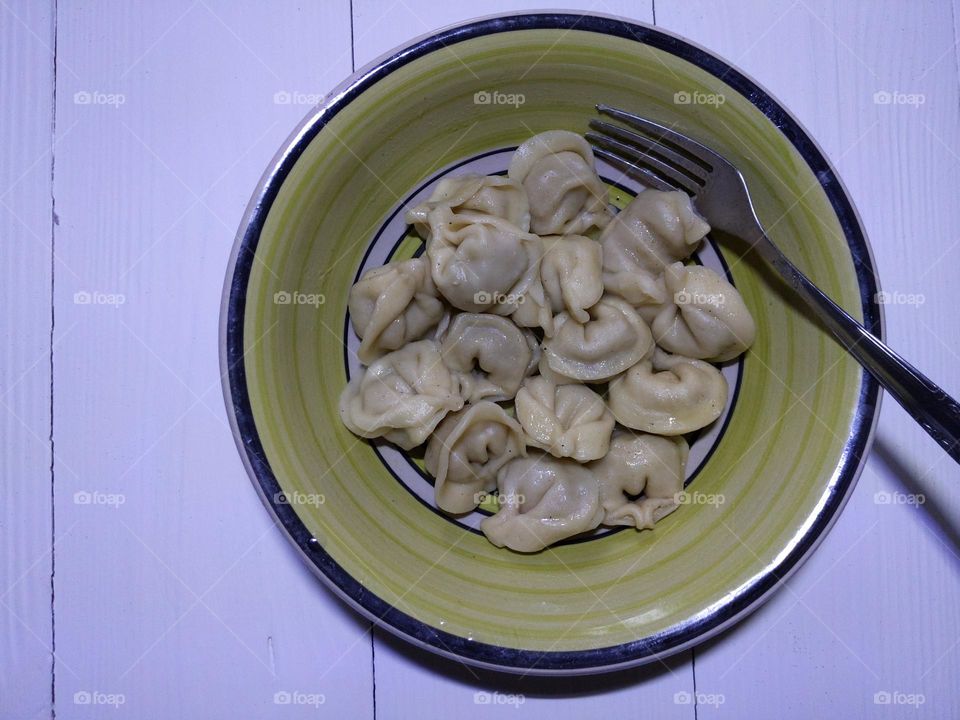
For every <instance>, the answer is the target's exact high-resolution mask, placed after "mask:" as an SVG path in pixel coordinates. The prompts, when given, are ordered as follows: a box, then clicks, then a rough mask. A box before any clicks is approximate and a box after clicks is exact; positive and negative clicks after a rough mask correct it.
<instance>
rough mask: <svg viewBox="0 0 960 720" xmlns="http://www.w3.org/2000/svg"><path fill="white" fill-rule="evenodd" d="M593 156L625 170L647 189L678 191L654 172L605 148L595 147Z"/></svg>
mask: <svg viewBox="0 0 960 720" xmlns="http://www.w3.org/2000/svg"><path fill="white" fill-rule="evenodd" d="M593 154H594V155H596V156H597V157H599V158H603V159H604V160H606V161H607V162H608V163H610V164H611V165H615V166H617V167H618V168H620V169H621V170H623V171H624V172H625V173H626V174H627V175H629V176H630V177H632V178H634V179H635V180H639V181H640V182H641V183H643V184H644V185H646V186H647V187H651V188H654V189H655V190H665V191H668V192H669V191H671V190H676V189H677V188H675V187H674V186H673V185H671V184H670V183H668V182H667V181H666V180H664V179H663V178H661V177H660V176H659V175H657V174H655V173H654V172H653V171H652V170H647V169H646V168H642V167H640V166H639V165H634V164H633V163H632V162H630V161H629V160H624V159H623V158H622V157H620V156H619V155H616V154H614V153H612V152H609V151H607V150H604V149H603V148H597V147H595V148H594V149H593Z"/></svg>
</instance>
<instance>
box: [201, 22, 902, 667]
mask: <svg viewBox="0 0 960 720" xmlns="http://www.w3.org/2000/svg"><path fill="white" fill-rule="evenodd" d="M542 29H546V30H568V31H569V30H583V31H590V32H597V33H600V34H605V35H613V36H617V37H621V38H624V39H627V40H633V41H635V42H638V43H640V44H646V45H650V46H652V47H655V48H657V49H659V50H663V51H665V52H669V53H671V54H673V55H676V56H678V57H680V58H681V59H683V60H686V61H687V62H690V63H692V64H694V65H696V66H697V67H699V68H700V69H701V70H704V71H706V72H708V73H710V74H711V75H713V76H714V77H717V78H718V79H720V80H721V81H722V82H724V83H725V84H727V85H728V86H730V87H731V88H733V89H734V90H735V91H736V92H738V93H739V94H741V95H742V96H743V97H745V98H746V99H747V100H748V101H749V102H750V103H751V104H752V105H753V106H754V107H756V108H757V109H758V110H760V111H761V112H762V113H763V114H764V115H765V116H766V117H767V118H768V119H769V120H771V121H772V122H773V123H774V124H775V125H776V126H777V128H778V129H779V130H780V132H781V133H783V135H784V136H785V137H786V138H787V140H788V141H789V142H790V143H791V145H793V147H794V148H795V149H796V150H797V152H798V153H799V154H800V155H801V157H802V158H803V160H804V162H805V164H806V165H807V167H809V168H810V169H811V171H812V172H813V173H814V174H815V176H816V177H817V178H818V181H819V183H820V186H821V187H822V188H823V190H824V192H825V194H826V195H827V198H828V200H829V201H830V204H831V206H832V208H833V211H834V213H835V215H836V217H837V220H838V222H839V223H840V226H841V229H842V230H843V234H844V237H845V239H846V241H847V245H848V248H849V249H850V253H851V257H852V260H853V263H854V272H855V274H856V277H857V281H858V286H859V294H860V301H861V308H862V312H863V317H864V324H865V326H866V327H867V328H868V329H870V330H871V331H872V332H874V334H876V335H878V337H880V338H881V339H882V338H883V337H884V335H885V333H884V313H883V307H882V305H880V304H879V303H878V302H877V301H876V297H877V293H878V292H879V289H880V288H879V282H878V279H877V276H876V272H875V267H876V266H875V263H874V259H873V253H872V250H871V248H870V244H869V241H868V240H867V237H866V233H865V232H864V230H863V226H862V223H861V221H860V217H859V215H858V213H857V211H856V208H855V206H854V205H853V202H852V200H851V199H850V197H849V194H848V193H847V190H846V188H845V187H844V185H843V183H842V181H841V180H840V178H839V176H838V175H837V173H836V171H835V170H834V168H833V165H832V164H831V163H830V161H829V160H828V159H827V157H826V155H825V154H824V153H823V151H822V150H821V149H820V147H819V146H818V145H817V143H816V142H815V141H814V140H813V138H812V137H811V135H810V134H809V133H808V132H807V131H806V129H805V128H804V127H803V126H802V125H801V124H800V123H799V121H798V120H797V119H796V118H794V117H793V115H792V114H791V113H790V112H789V111H788V110H787V109H786V108H784V107H783V106H782V105H781V104H780V103H779V101H777V100H776V99H775V98H774V97H773V96H772V95H771V94H770V93H769V92H768V91H767V90H766V89H765V88H763V87H762V86H761V85H760V84H759V83H757V82H756V81H755V80H753V79H752V78H750V77H749V76H748V75H746V74H745V73H743V72H742V71H741V70H739V69H738V68H736V67H735V66H733V65H731V64H729V63H728V62H726V61H725V60H723V59H721V58H720V57H719V56H717V55H715V54H714V53H713V52H711V51H709V50H707V49H705V48H703V47H701V46H699V45H697V44H696V43H693V42H691V41H689V40H687V39H685V38H683V37H681V36H679V35H676V34H673V33H670V32H667V31H664V30H663V29H661V28H659V27H655V26H652V25H648V24H646V23H642V22H639V21H635V20H629V19H626V18H622V17H618V16H615V15H607V14H602V13H592V12H576V11H540V12H517V13H504V14H497V15H490V16H486V17H482V18H478V19H475V20H470V21H467V22H463V23H457V24H455V25H451V26H448V27H445V28H442V29H440V30H437V31H434V32H430V33H427V34H424V35H421V36H419V37H417V38H415V39H413V40H411V41H409V42H408V43H406V44H404V45H401V46H399V47H397V48H395V49H393V50H391V51H389V52H387V53H385V54H383V55H381V56H380V57H378V58H377V59H375V60H373V61H372V62H370V63H368V64H367V65H365V66H364V67H362V68H360V69H359V70H357V71H356V72H354V73H353V74H352V75H350V76H349V77H348V78H347V79H346V80H344V81H343V82H342V83H340V84H339V85H338V86H337V87H336V88H335V89H334V90H333V91H332V92H331V93H330V94H328V95H327V96H326V97H325V98H324V100H323V101H322V103H321V104H320V105H318V106H317V107H316V108H314V109H312V110H311V111H310V112H309V113H308V114H307V116H306V117H305V118H304V120H303V121H302V122H301V123H300V124H299V126H298V127H297V128H296V129H295V130H294V131H293V132H292V133H291V135H290V136H289V138H288V139H287V141H286V142H285V143H284V144H283V145H282V146H281V148H280V150H278V152H277V153H276V154H275V155H274V157H273V159H272V160H271V162H270V163H269V165H268V166H267V169H266V171H265V172H264V173H263V176H262V177H261V179H260V181H259V183H258V185H257V188H256V190H255V191H254V193H253V195H252V197H251V200H250V202H249V204H248V206H247V209H246V211H245V212H244V215H243V218H242V220H241V222H240V227H239V230H238V233H237V235H236V238H235V241H234V245H233V249H232V250H231V254H230V259H229V261H228V265H227V272H226V278H225V281H224V287H223V296H222V301H221V310H220V342H219V346H220V371H221V384H222V387H223V394H224V401H225V403H226V411H227V416H228V420H229V422H230V428H231V431H232V433H233V436H234V441H235V442H236V444H237V449H238V451H239V454H240V456H241V460H242V462H243V465H244V467H245V468H246V471H247V474H248V476H249V477H250V479H251V481H252V482H253V485H254V487H255V488H256V490H257V492H258V494H259V495H260V498H261V500H262V501H263V503H264V505H265V506H266V507H267V509H268V511H269V512H270V513H271V515H272V516H273V518H274V520H275V521H276V522H278V523H279V524H280V525H281V526H282V527H283V529H284V531H285V533H286V534H287V536H288V538H289V539H290V540H291V542H293V543H294V545H295V546H296V547H297V549H298V551H299V552H300V554H301V556H302V557H303V559H304V561H305V562H306V563H307V565H308V567H310V569H311V570H312V571H313V572H314V574H315V575H317V576H318V577H319V578H320V579H321V580H322V581H323V582H324V584H325V585H326V586H327V587H328V588H330V589H331V590H332V591H333V592H334V593H335V594H336V595H337V596H338V597H340V598H341V599H342V600H343V601H345V602H346V603H347V604H348V605H350V606H351V607H352V608H353V609H354V610H356V611H357V612H359V613H360V614H361V615H363V616H364V617H366V618H367V619H368V620H370V621H371V622H373V623H374V624H375V625H377V626H379V627H382V628H384V629H385V630H388V631H390V632H391V633H393V634H395V635H397V636H399V637H401V638H403V639H405V640H407V641H408V642H411V643H412V644H414V645H416V646H418V647H420V648H423V649H426V650H429V651H431V652H434V653H436V654H439V655H441V656H444V657H446V658H448V659H452V660H456V661H459V662H464V663H468V664H470V665H474V666H477V667H483V668H487V669H491V670H496V671H505V672H513V673H521V674H525V675H586V674H594V673H605V672H612V671H616V670H623V669H627V668H630V667H634V666H638V665H642V664H646V663H649V662H654V661H657V660H662V659H663V658H665V657H667V656H669V655H673V654H676V653H679V652H682V651H684V650H687V649H689V648H691V647H693V646H694V645H697V644H699V643H701V642H703V641H705V640H707V639H709V638H711V637H713V636H715V635H717V634H719V633H721V632H723V631H724V630H726V629H727V628H729V627H731V626H732V625H734V624H736V623H737V622H739V621H740V620H742V619H743V618H744V617H746V616H747V615H748V614H750V613H751V612H753V611H755V610H756V609H758V608H759V607H760V606H761V605H762V604H763V603H764V602H766V601H767V600H768V599H769V598H770V597H771V595H772V594H773V592H774V591H775V590H776V589H777V588H778V587H779V586H780V584H782V583H783V582H784V581H785V580H786V579H787V578H788V577H789V576H790V575H792V574H793V573H794V572H795V571H796V570H797V569H798V568H799V567H800V566H801V565H802V564H803V562H804V561H805V560H806V559H807V558H808V557H809V556H810V554H811V553H812V552H813V551H814V550H815V549H816V548H817V547H818V546H819V544H820V543H821V542H822V541H823V539H824V538H825V537H826V535H827V533H828V532H829V530H830V528H831V527H832V526H833V524H834V523H835V522H836V520H837V518H838V517H839V515H840V512H841V510H842V509H843V507H844V506H845V505H846V503H847V501H848V499H849V497H850V495H851V493H852V491H853V488H854V487H855V485H856V482H857V479H858V478H859V475H860V473H861V472H862V470H863V467H864V465H865V463H866V455H867V452H868V451H869V449H870V446H871V444H872V440H873V434H874V430H875V427H876V422H877V419H878V417H879V406H880V388H879V384H878V383H877V381H876V380H875V379H874V378H873V377H872V376H870V375H869V374H868V373H866V372H865V371H863V370H861V387H860V395H859V397H858V400H857V407H856V411H855V414H854V417H853V419H852V421H851V426H850V433H849V435H848V437H847V440H846V442H845V445H844V449H843V451H842V453H841V457H840V463H839V465H838V467H837V469H836V470H835V471H834V474H833V477H832V478H831V481H830V483H829V484H828V492H829V495H828V497H827V499H826V501H825V502H821V507H820V509H819V511H818V512H817V513H816V515H815V516H810V517H808V522H807V523H806V529H803V528H801V530H800V531H798V533H797V535H795V536H794V537H793V538H792V539H791V542H790V543H789V544H788V545H786V546H785V548H784V549H785V550H786V549H788V548H789V552H788V553H787V554H786V555H783V553H782V552H781V559H780V561H779V562H778V563H777V564H776V565H775V566H773V567H767V568H764V569H762V570H761V571H760V572H759V573H757V574H756V575H755V576H754V577H752V578H751V579H750V580H749V581H748V582H746V583H744V584H743V585H742V586H741V587H740V588H739V590H738V592H737V593H736V595H734V596H733V597H730V598H729V599H727V600H726V601H725V602H724V603H723V604H722V605H719V606H717V607H715V608H712V609H711V610H710V611H708V612H706V613H704V614H703V615H702V616H701V617H695V618H689V619H687V620H685V621H683V622H681V623H678V624H676V625H674V626H671V627H669V628H667V629H665V630H663V631H661V632H659V633H657V634H656V635H652V636H649V637H645V638H640V639H637V640H633V641H630V642H628V643H623V644H620V645H613V646H608V647H602V648H592V649H586V650H563V651H537V650H528V649H522V648H506V647H501V646H497V645H491V644H487V643H481V642H478V641H474V640H469V639H467V638H464V637H461V636H457V635H453V634H451V633H448V632H446V631H443V630H440V629H438V628H435V627H433V626H431V625H429V624H427V623H425V622H423V621H421V620H417V619H416V618H414V617H412V616H410V615H408V614H406V613H404V612H402V611H400V610H398V609H396V608H395V607H393V606H392V605H390V604H389V603H387V602H386V601H384V600H382V599H381V598H379V597H378V596H376V595H374V594H373V593H371V592H369V591H368V590H367V589H366V588H365V587H363V585H361V584H360V583H359V582H357V581H356V580H355V579H354V578H353V577H352V576H351V575H350V574H349V573H348V572H347V571H346V570H344V569H343V568H342V567H341V566H340V565H339V564H338V563H337V562H336V561H335V560H333V558H332V557H331V556H330V555H329V554H327V553H326V551H325V550H324V549H323V548H322V546H321V545H320V543H319V542H318V541H317V540H316V538H314V537H313V536H312V534H311V533H310V532H309V530H308V529H307V528H306V526H305V525H304V524H303V522H302V521H301V520H300V518H299V516H297V514H296V511H295V510H294V509H293V508H292V506H291V505H288V504H285V503H281V502H278V500H277V495H278V494H280V493H281V492H282V488H281V487H280V485H279V483H278V482H277V480H276V477H275V476H274V475H273V472H272V471H271V469H270V465H269V462H268V461H267V458H266V454H265V452H264V450H263V446H262V444H261V442H260V439H259V435H258V434H257V430H256V423H255V420H254V418H253V413H252V409H251V407H250V401H249V395H248V392H247V385H246V376H245V368H244V353H243V322H244V311H245V303H246V289H247V282H248V280H249V275H250V270H251V267H252V264H253V258H254V255H255V252H256V247H257V244H258V242H259V237H260V233H261V231H262V229H263V224H264V221H265V219H266V217H267V215H268V214H269V211H270V208H271V207H272V204H273V202H274V200H275V199H276V197H277V195H278V193H279V190H280V187H281V186H282V184H283V182H284V181H285V180H286V177H287V176H288V175H289V173H290V171H291V170H292V168H293V166H294V165H295V164H296V162H297V160H298V159H299V158H300V156H301V154H302V153H303V151H304V150H305V149H306V147H307V145H309V143H310V142H311V141H312V140H313V138H314V137H316V135H317V134H318V133H319V132H320V131H321V130H322V129H323V128H324V126H325V125H326V124H327V123H328V122H329V121H330V120H331V119H332V118H333V117H334V116H335V115H336V114H337V113H338V112H339V111H340V110H341V109H343V108H344V107H346V106H347V105H348V104H349V103H350V102H351V101H352V100H353V98H354V97H356V96H357V95H359V94H360V93H362V92H363V91H365V90H366V89H367V88H368V87H370V86H371V85H373V84H375V83H376V82H378V81H379V80H381V79H382V78H384V77H386V76H387V75H389V74H390V73H392V72H393V71H394V70H396V69H397V68H399V67H402V66H403V65H406V64H408V63H409V62H412V61H413V60H416V59H418V58H420V57H422V56H424V55H426V54H429V53H430V52H433V51H435V50H437V49H442V48H443V47H446V46H449V45H451V44H455V43H458V42H462V41H465V40H469V39H473V38H476V37H482V36H485V35H492V34H496V33H499V32H512V31H518V30H542ZM721 76H722V77H721ZM811 517H812V518H813V519H812V522H810V518H811Z"/></svg>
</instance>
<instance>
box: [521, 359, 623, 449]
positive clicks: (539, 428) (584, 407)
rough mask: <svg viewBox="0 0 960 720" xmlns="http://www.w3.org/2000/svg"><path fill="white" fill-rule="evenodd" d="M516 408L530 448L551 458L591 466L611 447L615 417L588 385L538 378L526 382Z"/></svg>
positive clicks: (537, 376) (538, 376) (528, 379)
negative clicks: (566, 383) (569, 459)
mask: <svg viewBox="0 0 960 720" xmlns="http://www.w3.org/2000/svg"><path fill="white" fill-rule="evenodd" d="M514 407H515V408H516V411H517V419H518V420H519V421H520V425H521V426H522V427H523V431H524V432H525V433H526V436H527V444H528V445H532V446H533V447H537V448H540V449H541V450H546V451H547V452H549V453H550V454H551V455H554V456H556V457H560V458H562V457H568V458H573V459H574V460H576V461H577V462H587V461H588V460H597V459H598V458H602V457H603V456H604V455H605V454H606V452H607V449H608V448H609V447H610V435H611V434H612V433H613V424H614V420H613V415H612V414H611V413H610V411H609V410H608V409H607V406H606V403H604V402H603V398H602V397H600V396H599V395H597V394H596V393H595V392H594V391H593V390H591V389H590V388H588V387H587V386H585V385H559V386H558V385H556V384H555V383H553V382H551V381H550V380H548V379H547V378H544V377H542V376H540V375H536V376H534V377H531V378H527V379H526V380H525V381H524V383H523V386H522V387H521V388H520V390H519V392H518V393H517V397H516V400H515V401H514Z"/></svg>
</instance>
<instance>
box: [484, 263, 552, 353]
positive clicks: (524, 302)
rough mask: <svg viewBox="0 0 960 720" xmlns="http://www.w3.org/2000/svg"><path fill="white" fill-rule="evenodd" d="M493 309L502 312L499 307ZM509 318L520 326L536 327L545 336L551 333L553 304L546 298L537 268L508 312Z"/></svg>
mask: <svg viewBox="0 0 960 720" xmlns="http://www.w3.org/2000/svg"><path fill="white" fill-rule="evenodd" d="M494 311H495V312H496V313H498V314H503V312H502V310H501V309H500V308H494ZM510 319H511V320H513V321H514V322H515V323H516V324H517V325H519V326H520V327H527V328H536V327H538V328H541V329H542V330H543V334H544V335H546V336H547V337H550V336H551V335H553V306H552V304H551V303H550V300H548V299H547V293H546V291H545V290H544V289H543V283H542V282H541V281H540V273H539V268H538V272H537V274H536V276H535V277H534V278H533V281H532V282H531V283H530V284H529V286H528V287H527V289H526V290H524V292H523V293H521V294H520V296H519V298H517V301H516V303H515V306H514V307H513V308H512V312H511V313H510Z"/></svg>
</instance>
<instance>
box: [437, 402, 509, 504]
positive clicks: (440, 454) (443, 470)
mask: <svg viewBox="0 0 960 720" xmlns="http://www.w3.org/2000/svg"><path fill="white" fill-rule="evenodd" d="M526 454H527V451H526V445H525V443H524V440H523V431H522V430H521V429H520V424H519V423H518V422H517V421H516V420H514V419H513V418H512V417H510V416H509V415H507V413H506V412H505V411H504V409H503V408H502V407H500V406H499V405H497V404H496V403H492V402H486V401H484V402H479V403H477V404H476V405H467V406H466V407H464V408H463V409H462V410H460V411H459V412H455V413H453V414H451V415H448V416H447V417H446V418H444V420H443V422H441V423H440V426H439V427H438V428H437V429H436V431H435V432H434V433H433V435H432V436H431V437H430V442H428V443H427V450H426V453H425V455H424V458H423V460H424V465H425V466H426V468H427V472H429V473H430V474H431V475H433V476H434V478H436V482H435V483H434V497H435V499H436V501H437V506H438V507H440V509H441V510H446V511H447V512H450V513H465V512H470V511H471V510H473V509H474V508H475V507H476V506H477V505H478V504H479V503H480V501H481V497H480V495H481V494H482V493H485V492H489V491H491V490H493V489H494V488H495V487H496V486H497V471H498V470H500V468H501V467H503V466H504V465H505V464H506V463H508V462H510V461H511V460H513V459H514V458H518V457H523V456H525V455H526Z"/></svg>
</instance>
